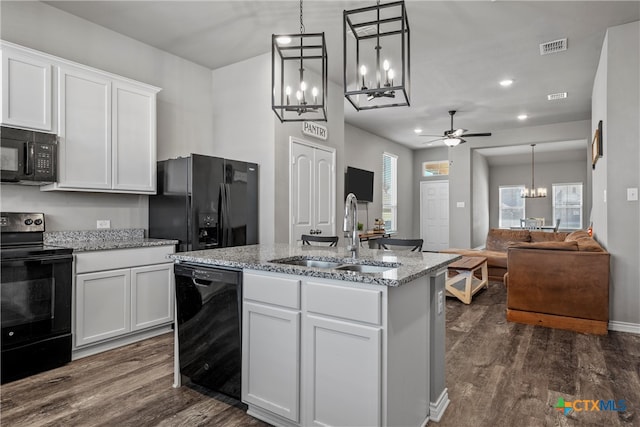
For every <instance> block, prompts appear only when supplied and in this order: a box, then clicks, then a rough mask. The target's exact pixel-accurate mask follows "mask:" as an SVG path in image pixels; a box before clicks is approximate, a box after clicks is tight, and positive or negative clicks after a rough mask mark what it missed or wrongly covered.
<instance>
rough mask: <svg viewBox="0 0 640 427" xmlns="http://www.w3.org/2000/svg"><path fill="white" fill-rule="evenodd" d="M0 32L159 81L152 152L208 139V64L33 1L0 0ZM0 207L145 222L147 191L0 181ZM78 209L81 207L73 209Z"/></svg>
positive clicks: (165, 154)
mask: <svg viewBox="0 0 640 427" xmlns="http://www.w3.org/2000/svg"><path fill="white" fill-rule="evenodd" d="M1 6H2V13H1V15H0V38H2V39H3V40H7V41H10V42H13V43H16V44H19V45H23V46H26V47H30V48H32V49H36V50H39V51H42V52H46V53H49V54H52V55H56V56H59V57H62V58H65V59H69V60H71V61H75V62H78V63H81V64H85V65H89V66H91V67H95V68H99V69H102V70H106V71H109V72H112V73H116V74H119V75H122V76H125V77H128V78H131V79H134V80H138V81H142V82H144V83H149V84H152V85H155V86H158V87H161V88H162V91H161V92H160V93H159V94H158V98H157V99H158V103H157V108H158V126H157V135H158V159H159V160H162V159H166V158H169V157H175V156H177V155H180V154H185V153H189V152H202V151H204V150H207V149H208V148H209V147H210V145H211V144H212V141H213V132H212V121H211V117H212V96H211V92H212V79H211V70H209V69H207V68H205V67H202V66H199V65H197V64H194V63H192V62H189V61H186V60H184V59H181V58H179V57H177V56H174V55H171V54H169V53H166V52H163V51H161V50H158V49H156V48H154V47H151V46H149V45H146V44H144V43H140V42H138V41H136V40H134V39H131V38H129V37H125V36H123V35H121V34H118V33H116V32H113V31H111V30H107V29H106V28H104V27H101V26H99V25H96V24H93V23H91V22H89V21H86V20H84V19H81V18H78V17H76V16H73V15H70V14H68V13H66V12H63V11H60V10H58V9H56V8H54V7H51V6H48V5H46V4H44V3H41V2H32V1H25V2H2V5H1ZM1 197H2V209H3V210H7V211H11V210H15V211H36V212H44V213H45V214H46V218H47V230H48V231H55V230H78V229H87V228H95V226H96V220H98V219H111V221H112V223H111V226H112V228H130V227H142V228H147V227H148V218H147V216H148V201H147V196H131V195H116V194H113V195H108V194H91V193H66V192H56V193H47V194H45V193H41V192H39V191H37V189H33V188H28V187H25V186H18V187H16V186H9V185H5V184H3V185H2V196H1ZM78 212H81V214H80V215H79V214H78Z"/></svg>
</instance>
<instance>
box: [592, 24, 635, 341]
mask: <svg viewBox="0 0 640 427" xmlns="http://www.w3.org/2000/svg"><path fill="white" fill-rule="evenodd" d="M639 75H640V22H638V21H636V22H633V23H630V24H625V25H620V26H617V27H612V28H609V29H608V30H607V36H606V38H605V43H604V45H603V48H602V54H601V61H600V66H599V68H598V72H597V74H596V80H595V82H594V88H593V108H592V112H593V117H592V123H591V129H592V130H594V129H595V127H596V126H597V124H598V121H599V120H603V122H604V132H603V134H604V138H603V143H604V154H603V157H602V158H601V159H600V160H599V161H598V163H597V164H596V168H595V170H594V172H593V189H594V194H593V212H594V223H593V226H594V236H595V237H596V238H597V239H598V240H599V241H600V242H601V243H602V244H603V246H604V247H605V248H606V249H607V250H608V251H609V253H611V264H610V269H611V276H610V277H611V280H610V295H609V301H610V303H609V304H610V313H609V318H610V319H611V321H612V323H613V324H612V325H611V327H612V328H614V329H620V330H631V331H634V332H636V333H640V286H639V284H640V271H639V266H638V265H639V264H640V206H639V202H638V201H628V200H627V188H638V187H640V172H639V168H638V158H639V157H640V143H639V141H640V81H639V80H640V79H639V78H638V76H639ZM601 191H602V192H604V191H606V201H605V199H604V197H603V194H602V193H601ZM596 192H597V193H596Z"/></svg>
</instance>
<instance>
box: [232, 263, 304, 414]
mask: <svg viewBox="0 0 640 427" xmlns="http://www.w3.org/2000/svg"><path fill="white" fill-rule="evenodd" d="M299 295H300V281H299V280H297V279H292V278H291V276H289V277H282V276H277V275H271V274H268V273H262V274H251V273H245V274H244V277H243V298H244V302H243V305H242V324H243V326H242V348H243V351H242V400H243V401H245V402H247V403H250V404H253V405H256V406H257V407H259V408H262V409H265V410H267V411H270V412H272V413H274V414H277V415H279V416H281V417H284V418H286V419H287V420H291V421H294V422H298V421H299V412H300V411H299V409H300V401H299V396H300V316H301V315H300V297H299Z"/></svg>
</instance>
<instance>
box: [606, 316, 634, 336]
mask: <svg viewBox="0 0 640 427" xmlns="http://www.w3.org/2000/svg"><path fill="white" fill-rule="evenodd" d="M609 330H610V331H617V332H628V333H630V334H637V335H640V324H638V323H629V322H617V321H615V320H612V321H610V322H609Z"/></svg>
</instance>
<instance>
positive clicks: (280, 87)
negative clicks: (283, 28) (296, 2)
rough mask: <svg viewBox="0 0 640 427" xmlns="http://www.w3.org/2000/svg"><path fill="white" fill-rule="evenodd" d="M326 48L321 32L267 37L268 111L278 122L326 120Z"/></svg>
mask: <svg viewBox="0 0 640 427" xmlns="http://www.w3.org/2000/svg"><path fill="white" fill-rule="evenodd" d="M327 70H328V68H327V45H326V42H325V38H324V33H314V34H306V33H305V28H304V23H303V20H302V0H300V34H272V35H271V109H272V110H273V111H274V113H276V116H278V119H280V121H281V122H300V121H306V120H314V121H322V122H326V121H327V109H326V105H327Z"/></svg>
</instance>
